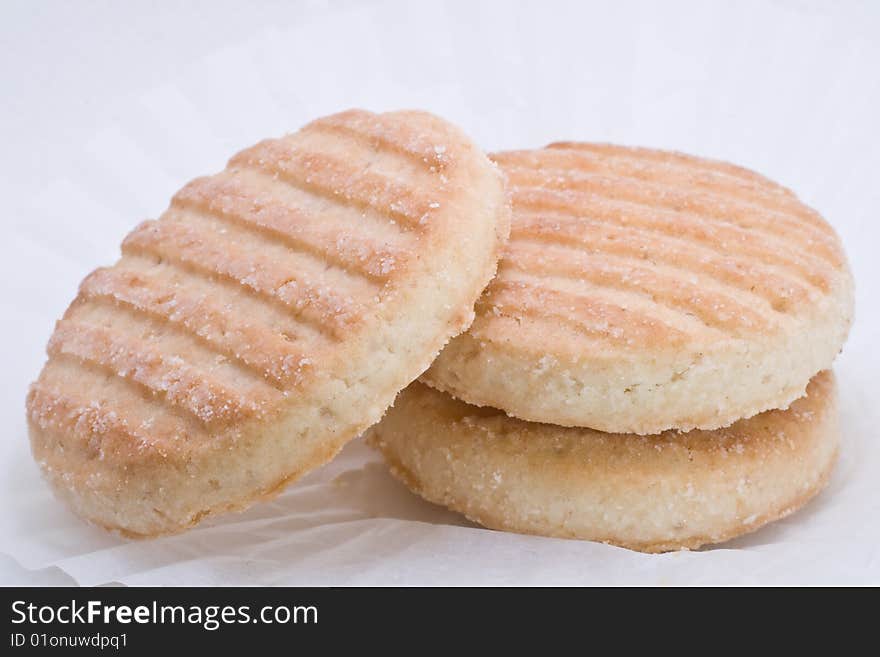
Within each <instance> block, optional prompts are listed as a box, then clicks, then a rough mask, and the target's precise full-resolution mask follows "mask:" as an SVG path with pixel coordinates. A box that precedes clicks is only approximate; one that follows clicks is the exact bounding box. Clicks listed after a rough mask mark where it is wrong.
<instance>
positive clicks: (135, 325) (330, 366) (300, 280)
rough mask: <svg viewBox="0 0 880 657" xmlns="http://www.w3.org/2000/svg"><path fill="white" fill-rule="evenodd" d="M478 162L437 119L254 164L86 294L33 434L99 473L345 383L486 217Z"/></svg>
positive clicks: (173, 220)
mask: <svg viewBox="0 0 880 657" xmlns="http://www.w3.org/2000/svg"><path fill="white" fill-rule="evenodd" d="M477 158H481V159H482V160H483V161H485V158H484V156H482V155H481V154H480V153H479V152H478V151H477V150H476V149H475V148H474V147H473V146H472V145H471V144H470V142H469V141H468V140H467V139H466V138H465V137H464V136H463V135H462V134H461V133H460V132H459V131H458V130H457V129H455V128H453V127H452V126H450V125H449V124H447V123H445V122H443V121H441V120H440V119H437V118H436V117H433V116H431V115H428V114H425V113H421V112H396V113H390V114H383V115H375V114H371V113H368V112H364V111H356V110H355V111H349V112H344V113H342V114H337V115H334V116H331V117H328V118H324V119H319V120H317V121H315V122H313V123H311V124H309V125H307V126H306V127H304V128H303V129H302V130H300V131H299V132H297V133H295V134H291V135H288V136H285V137H282V138H280V139H268V140H265V141H263V142H260V143H259V144H257V145H255V146H253V147H251V148H248V149H246V150H244V151H242V152H241V153H239V154H237V155H236V156H234V157H233V158H232V159H231V160H230V161H229V164H228V166H227V168H226V169H225V170H224V171H222V172H220V173H218V174H216V175H213V176H208V177H204V178H198V179H196V180H193V181H192V182H190V183H189V184H187V185H186V186H185V187H183V189H181V190H180V191H179V192H178V193H177V194H176V195H175V196H174V198H173V199H172V202H171V204H170V206H169V208H168V209H167V210H166V211H165V213H164V214H163V215H162V216H161V217H160V218H159V219H158V220H155V221H145V222H143V223H142V224H140V225H139V226H138V227H137V228H136V229H135V230H134V231H133V232H132V233H130V234H129V235H128V237H127V238H126V239H125V241H124V243H123V245H122V252H123V255H122V258H121V259H120V260H119V261H118V262H117V263H116V264H115V265H114V266H112V267H108V268H102V269H98V270H96V271H95V272H93V273H92V274H90V275H89V276H88V277H87V278H86V279H85V280H84V281H83V283H82V285H81V287H80V291H79V295H78V296H77V298H76V299H75V300H74V302H73V303H72V304H71V306H70V308H69V309H68V310H67V312H66V313H65V315H64V317H63V319H62V320H60V321H59V322H58V325H57V328H56V330H55V332H54V334H53V336H52V338H51V340H50V342H49V347H48V353H49V356H50V358H49V361H48V363H47V364H46V366H45V368H44V370H43V372H42V373H41V375H40V377H39V380H38V381H37V382H36V383H35V384H34V385H33V386H32V389H31V392H30V395H29V398H28V410H29V416H30V419H31V421H32V422H33V423H34V424H35V425H36V426H37V427H39V428H41V429H43V430H45V431H56V432H62V433H66V434H75V435H78V436H80V437H81V439H82V440H83V441H86V442H87V443H90V444H92V445H93V447H94V450H95V452H96V454H97V453H98V452H100V454H99V456H100V458H104V457H105V456H106V457H108V458H109V457H111V456H113V453H114V452H115V453H116V455H117V456H121V457H125V456H126V455H130V454H131V453H132V451H138V450H144V449H149V450H155V451H156V452H158V453H162V454H165V453H171V452H175V451H177V452H180V451H184V452H186V451H190V450H193V449H198V448H199V447H200V446H202V445H203V444H204V443H205V442H207V441H206V438H207V437H209V436H212V435H217V434H221V433H230V430H231V431H232V433H234V430H235V429H236V427H238V426H240V425H241V424H242V423H244V422H246V421H248V420H253V419H258V420H259V419H263V418H268V417H269V416H271V415H272V414H273V413H275V412H276V411H277V410H278V409H279V408H280V407H283V405H284V403H285V402H286V401H291V400H292V399H293V398H294V397H295V396H297V395H304V394H307V389H308V386H309V385H310V384H311V383H314V382H315V381H316V380H317V379H320V378H322V377H324V378H325V379H326V378H328V377H331V378H338V379H340V380H344V378H345V359H346V358H350V357H351V349H350V345H351V344H352V343H354V342H357V341H359V340H361V341H362V340H366V339H369V331H370V330H371V329H373V328H375V325H376V323H377V322H382V321H386V320H388V319H389V317H388V315H390V314H391V313H392V312H397V311H399V309H396V308H395V306H394V299H395V297H396V295H398V294H401V293H406V291H407V289H408V288H409V287H411V286H413V285H414V280H415V279H417V278H418V277H419V276H424V275H426V274H425V272H426V271H430V267H428V266H427V265H426V260H430V257H431V253H432V250H433V249H434V248H435V247H436V246H437V245H439V244H441V243H443V242H444V241H448V240H453V239H457V237H456V236H458V235H459V234H460V233H461V232H462V230H463V227H465V226H466V225H467V223H466V222H467V221H470V220H471V218H472V217H473V215H474V211H473V208H468V207H463V206H466V205H467V203H469V202H470V192H469V191H468V188H467V185H468V183H469V181H470V180H471V178H472V177H473V175H474V171H475V168H477V169H478V168H479V166H482V164H481V163H480V162H478V160H477ZM475 162H477V164H475ZM485 166H486V167H489V166H490V165H489V164H488V162H485ZM499 189H500V183H499ZM499 195H500V192H499ZM432 266H434V267H435V268H438V269H440V270H441V274H442V267H437V263H433V265H432ZM460 312H461V314H463V315H466V314H467V312H468V311H467V309H464V308H463V309H461V311H460ZM447 337H448V336H447ZM414 375H415V373H414V374H413V376H414ZM405 383H406V381H403V382H401V385H405ZM381 392H382V394H387V393H386V391H381Z"/></svg>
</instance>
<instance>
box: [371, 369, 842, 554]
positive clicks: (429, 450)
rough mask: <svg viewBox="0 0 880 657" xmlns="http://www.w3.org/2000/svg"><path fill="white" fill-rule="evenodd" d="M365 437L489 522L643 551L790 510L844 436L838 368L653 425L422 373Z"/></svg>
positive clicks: (429, 492) (398, 469)
mask: <svg viewBox="0 0 880 657" xmlns="http://www.w3.org/2000/svg"><path fill="white" fill-rule="evenodd" d="M368 436H369V441H370V442H371V444H373V445H374V446H377V447H378V448H379V449H380V450H381V451H382V453H383V454H384V456H385V460H386V461H387V463H388V464H389V466H390V468H391V471H392V472H393V473H394V474H395V475H396V476H397V477H398V478H399V479H400V480H401V481H403V483H405V484H406V485H407V486H408V487H409V488H410V489H411V490H413V491H414V492H416V493H418V494H419V495H421V496H422V497H424V498H425V499H427V500H429V501H431V502H435V503H437V504H442V505H445V506H447V507H449V508H450V509H453V510H455V511H459V512H461V513H463V514H465V515H466V516H467V517H468V518H470V519H471V520H474V521H475V522H478V523H480V524H482V525H485V526H486V527H490V528H493V529H503V530H507V531H514V532H521V533H527V534H541V535H544V536H557V537H562V538H579V539H586V540H591V541H602V542H605V543H612V544H614V545H620V546H623V547H627V548H631V549H633V550H641V551H644V552H664V551H668V550H679V549H695V548H698V547H700V546H701V545H705V544H708V543H718V542H721V541H725V540H728V539H730V538H733V537H735V536H739V535H740V534H745V533H747V532H750V531H753V530H755V529H757V528H758V527H760V526H762V525H764V524H766V523H768V522H771V521H773V520H777V519H779V518H782V517H784V516H786V515H788V514H790V513H792V512H793V511H795V510H797V509H798V508H799V507H801V506H802V505H803V504H804V503H806V502H807V501H808V500H809V499H810V498H812V497H813V496H814V495H815V494H816V493H817V492H818V491H819V490H821V489H822V487H823V486H824V485H825V483H826V481H827V480H828V477H829V474H830V472H831V469H832V466H833V464H834V461H835V456H836V454H837V447H838V441H839V436H838V426H837V408H836V399H835V387H834V377H833V375H832V374H831V372H830V371H825V372H821V373H820V374H818V375H817V376H816V377H815V378H814V379H813V380H812V381H811V383H810V385H809V387H808V388H807V395H806V397H803V398H801V399H798V400H797V401H796V402H794V403H793V404H792V405H791V407H790V408H789V409H788V410H785V411H781V410H775V411H766V412H764V413H761V414H760V415H756V416H754V417H752V418H749V419H747V420H740V421H739V422H736V423H735V424H733V425H731V426H729V427H727V428H724V429H716V430H714V431H703V430H694V431H691V432H688V433H678V432H675V431H667V432H665V433H663V434H660V435H657V436H639V435H635V434H608V433H601V432H599V431H594V430H592V429H580V428H566V427H558V426H554V425H551V424H537V423H533V422H526V421H524V420H517V419H515V418H511V417H508V416H506V415H505V414H504V413H503V412H501V411H497V410H495V409H492V408H488V407H484V408H480V407H477V406H471V405H469V404H465V403H464V402H460V401H458V400H456V399H453V398H452V397H450V396H449V395H447V394H445V393H442V392H439V391H437V390H434V389H433V388H430V387H428V386H426V385H423V384H421V383H414V384H412V385H411V386H409V387H408V388H407V389H406V390H404V391H403V392H401V393H400V395H399V396H398V398H397V401H396V402H395V405H394V407H393V408H392V409H391V410H389V411H388V413H387V414H386V416H385V418H384V419H383V420H382V421H381V422H380V423H379V424H377V425H375V426H374V427H372V428H371V429H370V430H369V432H368Z"/></svg>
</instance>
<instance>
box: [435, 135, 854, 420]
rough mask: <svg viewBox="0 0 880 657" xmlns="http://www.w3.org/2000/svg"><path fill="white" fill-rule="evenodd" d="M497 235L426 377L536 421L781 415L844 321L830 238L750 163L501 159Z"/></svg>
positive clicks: (541, 153) (624, 155)
mask: <svg viewBox="0 0 880 657" xmlns="http://www.w3.org/2000/svg"><path fill="white" fill-rule="evenodd" d="M494 159H495V160H496V161H497V162H498V164H499V165H500V166H501V167H502V169H503V170H504V171H505V173H506V174H507V176H508V179H509V186H510V188H511V194H512V202H513V212H514V218H513V226H512V229H511V238H510V242H509V245H508V247H507V250H506V253H505V256H504V258H503V259H502V262H501V263H500V264H499V272H498V276H497V277H496V278H495V280H494V281H493V282H492V284H491V285H490V287H489V289H488V290H487V292H486V294H485V295H484V296H483V298H482V299H481V300H480V302H479V305H478V310H477V318H476V320H475V321H474V324H473V325H472V327H471V329H470V330H469V331H468V332H467V333H465V334H463V335H461V336H459V337H458V338H456V339H455V340H453V341H452V342H451V343H450V345H449V346H448V347H447V348H446V349H445V350H444V351H443V352H442V353H441V355H440V357H439V358H438V359H437V361H436V362H435V363H434V365H433V366H432V367H431V369H430V370H429V371H428V372H427V373H426V374H425V376H424V377H423V378H422V380H423V381H424V382H426V383H428V384H430V385H432V386H434V387H436V388H438V389H440V390H443V391H446V392H448V393H450V394H452V395H453V396H455V397H457V398H459V399H461V400H463V401H466V402H469V403H471V404H477V405H485V406H493V407H496V408H500V409H503V410H505V411H507V412H508V413H509V414H511V415H513V416H516V417H519V418H522V419H526V420H531V421H536V422H550V423H554V424H560V425H565V426H584V427H592V428H595V429H599V430H602V431H609V432H623V433H639V434H654V433H659V432H660V431H663V430H666V429H670V428H676V429H681V430H690V429H694V428H700V429H715V428H718V427H723V426H727V425H729V424H731V423H732V422H734V421H736V420H738V419H740V418H744V417H750V416H752V415H755V414H756V413H759V412H761V411H764V410H768V409H773V408H785V407H786V406H787V405H788V404H789V403H791V402H792V401H794V400H795V399H797V398H798V397H800V396H801V395H803V394H804V390H805V388H806V385H807V383H808V381H809V380H810V378H811V377H812V376H813V375H815V374H816V373H817V372H819V371H820V370H823V369H826V368H828V367H829V366H830V365H831V363H832V361H833V360H834V357H835V356H836V354H837V353H838V352H839V351H840V349H841V346H842V345H843V343H844V340H845V338H846V336H847V333H848V330H849V327H850V324H851V321H852V316H853V283H852V279H851V276H850V272H849V268H848V266H847V263H846V258H845V256H844V253H843V250H842V248H841V244H840V240H839V239H838V237H837V235H836V234H835V232H834V230H833V229H832V228H831V227H830V226H829V225H828V224H827V223H826V222H825V220H824V219H822V217H820V216H819V215H818V214H817V213H816V212H815V211H814V210H812V209H810V208H809V207H807V206H806V205H804V204H803V203H801V202H800V201H799V200H798V199H797V197H795V195H794V194H793V193H791V192H790V191H788V190H787V189H785V188H783V187H781V186H780V185H778V184H776V183H773V182H771V181H770V180H767V179H766V178H764V177H763V176H760V175H758V174H756V173H753V172H751V171H748V170H746V169H742V168H740V167H736V166H733V165H730V164H725V163H721V162H713V161H710V160H704V159H700V158H696V157H691V156H688V155H683V154H679V153H668V152H663V151H654V150H647V149H633V148H624V147H618V146H609V145H601V144H598V145H597V144H557V145H553V146H551V147H548V148H545V149H541V150H534V151H516V152H509V153H500V154H498V155H495V156H494Z"/></svg>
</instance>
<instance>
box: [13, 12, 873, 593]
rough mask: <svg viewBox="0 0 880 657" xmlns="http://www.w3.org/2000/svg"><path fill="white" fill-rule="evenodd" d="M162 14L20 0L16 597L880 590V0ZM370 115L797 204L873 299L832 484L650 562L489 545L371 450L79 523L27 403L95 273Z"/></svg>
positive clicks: (861, 298)
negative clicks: (610, 152) (255, 165)
mask: <svg viewBox="0 0 880 657" xmlns="http://www.w3.org/2000/svg"><path fill="white" fill-rule="evenodd" d="M193 4H196V5H197V4H198V3H193ZM151 5H152V3H144V5H143V6H137V5H134V4H132V3H119V6H118V7H115V8H112V7H104V8H103V9H102V10H101V11H98V10H95V9H94V8H92V9H89V10H84V9H83V8H82V6H81V7H80V8H79V9H78V10H77V11H76V12H72V11H71V10H70V9H69V8H65V6H64V5H63V4H61V3H59V4H52V3H50V4H48V5H45V6H44V7H42V13H41V12H40V11H37V10H35V9H34V8H33V7H34V4H32V3H23V4H21V5H19V6H17V7H16V8H4V9H3V10H2V12H3V13H5V14H10V15H7V16H5V18H7V19H9V20H4V21H0V22H2V23H3V24H4V27H3V28H2V29H3V30H6V31H8V33H7V32H4V35H5V36H6V37H8V38H7V39H6V40H5V41H4V44H5V45H4V47H5V48H7V49H8V52H6V53H4V58H3V61H2V63H0V67H2V68H0V71H2V74H3V76H4V77H3V79H4V82H5V83H6V84H7V88H8V89H9V90H10V93H9V94H6V95H7V99H6V100H8V101H9V102H8V103H7V104H6V105H5V109H2V110H0V111H2V112H3V115H2V118H3V122H2V123H3V128H2V129H3V131H4V139H3V144H4V146H5V148H4V150H3V152H2V153H0V157H2V165H3V169H2V176H0V178H2V179H0V192H3V199H4V207H5V210H6V212H5V213H4V214H5V216H4V219H3V228H4V231H3V237H4V238H5V240H6V243H5V244H4V246H3V250H4V257H3V258H2V261H0V286H2V289H0V303H2V304H3V305H2V307H3V322H2V326H0V331H2V334H0V337H2V344H3V349H4V351H3V355H4V367H3V369H2V374H0V376H2V381H3V383H4V387H3V393H4V394H3V397H2V401H0V410H2V413H3V415H2V420H3V424H2V426H3V427H5V430H6V435H5V436H4V440H3V441H2V443H0V583H10V582H17V583H26V582H34V583H43V584H46V583H69V582H71V581H73V582H78V583H82V584H104V583H111V582H121V583H125V584H594V583H603V584H609V583H610V584H660V585H668V584H710V583H711V584H717V583H729V584H751V583H774V584H779V583H821V584H833V583H854V584H858V583H873V584H878V583H880V484H878V474H877V473H878V472H880V442H878V436H877V427H878V426H880V395H878V394H877V378H878V374H880V367H878V361H880V359H878V356H877V347H876V345H877V342H878V337H880V335H878V329H877V322H878V320H880V317H878V302H877V297H878V292H880V289H878V281H880V276H878V275H880V267H878V264H877V257H876V250H877V244H878V238H880V230H878V227H877V225H878V216H877V215H878V210H877V208H878V207H880V191H878V190H880V185H878V184H877V182H876V179H877V172H878V171H880V139H878V134H877V126H876V122H877V116H878V115H880V76H878V75H877V64H878V62H880V43H878V38H877V34H880V11H878V9H877V5H876V4H871V3H864V4H862V3H850V4H848V5H847V6H845V7H843V8H840V7H838V6H837V5H835V6H833V7H832V6H831V5H826V6H823V5H820V4H818V3H812V2H795V1H789V2H775V3H774V2H770V3H767V2H761V3H758V2H744V3H721V2H717V3H716V2H690V3H653V2H643V3H639V2H621V3H596V4H595V5H594V4H592V3H565V2H550V1H547V0H545V1H543V2H540V3H528V4H526V3H522V4H520V3H511V2H484V3H473V2H461V3H454V2H453V3H402V2H400V3H398V2H384V3H354V2H343V3H337V4H334V5H332V6H325V5H323V4H321V3H304V4H297V3H291V5H290V6H287V7H280V6H278V5H276V4H275V3H271V4H270V3H259V2H254V3H247V4H246V5H243V4H241V3H225V2H219V3H211V4H210V11H208V10H207V9H204V8H202V9H199V8H198V7H196V8H195V9H193V8H192V7H188V8H185V9H184V8H180V7H178V8H176V9H175V10H173V11H172V10H171V9H168V8H164V9H160V8H152V7H151ZM245 7H246V8H245ZM16 12H17V13H16ZM90 12H91V13H90ZM12 14H14V15H12ZM7 26H13V27H7ZM13 29H14V30H15V32H14V34H13V31H12V30H13ZM29 31H30V32H29ZM22 35H23V36H22ZM35 44H38V45H35ZM351 106H362V107H368V108H371V109H374V110H384V109H394V108H400V107H423V108H426V109H430V110H432V111H435V112H437V113H438V114H441V115H443V116H446V117H447V118H449V119H451V120H453V121H455V122H457V123H459V124H460V125H461V126H462V127H463V128H465V130H467V131H468V132H469V133H470V134H471V135H473V136H474V137H475V138H476V139H477V140H478V141H479V142H480V143H482V144H483V145H484V146H485V147H486V148H487V149H500V148H515V147H529V146H539V145H542V144H543V143H546V142H548V141H552V140H557V139H589V140H607V141H616V142H624V143H633V144H645V145H651V146H657V147H667V148H677V149H680V150H685V151H690V152H694V153H698V154H703V155H708V156H713V157H718V158H722V159H727V160H731V161H734V162H738V163H741V164H744V165H746V166H750V167H752V168H755V169H757V170H759V171H761V172H763V173H765V174H767V175H769V176H771V177H773V178H775V179H777V180H779V181H781V182H783V183H784V184H786V185H788V186H790V187H792V188H794V189H795V190H797V191H798V193H799V194H800V195H801V196H802V198H804V200H806V201H807V202H808V203H810V204H811V205H813V206H815V207H816V208H817V209H818V210H819V211H820V212H822V213H823V214H824V215H825V216H826V217H827V218H828V219H829V221H831V223H832V224H834V226H835V227H836V228H837V229H838V231H839V232H840V234H841V235H842V237H843V239H844V243H845V245H846V248H847V251H848V254H849V257H850V260H851V263H852V267H853V270H854V273H855V277H856V281H857V287H858V292H857V322H856V325H855V327H854V329H853V332H852V335H851V338H850V340H849V342H848V343H847V345H846V348H845V349H844V352H843V354H842V356H841V357H840V358H839V360H838V363H837V366H836V370H837V373H838V379H839V382H840V395H841V413H842V425H843V430H844V445H843V452H842V456H841V461H840V464H839V467H838V468H837V470H836V472H835V474H834V477H833V480H832V482H831V484H830V486H829V488H828V489H827V490H826V491H825V492H824V493H823V494H822V495H821V496H820V497H819V498H818V499H817V500H815V502H814V503H812V504H811V505H810V506H809V507H807V508H806V509H805V510H803V511H802V512H800V513H798V514H796V515H794V516H792V517H790V518H788V519H786V520H784V521H782V522H780V523H777V524H775V525H772V526H770V527H767V528H765V529H762V530H760V531H758V532H756V533H754V534H752V535H750V536H747V537H743V538H741V539H738V540H735V541H732V542H730V543H728V544H725V545H723V546H721V547H718V548H715V549H711V550H705V551H700V552H690V553H688V552H683V553H675V554H667V555H654V556H650V555H642V554H637V553H633V552H629V551H626V550H622V549H618V548H613V547H609V546H604V545H597V544H592V543H585V542H578V541H565V540H556V539H545V538H539V537H526V536H519V535H514V534H505V533H501V532H493V531H488V530H485V529H482V528H478V527H476V526H474V525H472V524H470V523H469V522H467V521H466V520H464V519H463V518H461V517H460V516H458V515H456V514H453V513H451V512H448V511H446V510H444V509H441V508H438V507H435V506H433V505H430V504H427V503H425V502H423V501H421V500H420V499H418V498H416V497H415V496H413V495H411V494H410V493H409V492H408V491H407V490H406V489H404V488H403V487H402V486H401V485H400V484H398V483H397V482H396V481H394V480H393V479H392V478H391V477H390V476H389V475H388V473H387V472H386V470H385V468H384V467H383V465H382V464H381V463H380V461H379V459H378V457H377V456H376V455H375V454H374V453H373V452H372V451H371V450H369V449H368V448H367V447H365V446H364V445H363V444H362V443H360V442H359V441H356V442H354V443H352V444H351V445H350V446H349V447H348V448H347V449H346V450H345V451H344V452H343V453H342V454H341V455H340V457H339V458H337V459H336V460H335V461H334V462H333V463H331V464H330V465H328V466H327V467H325V468H323V469H321V470H319V471H316V472H314V473H312V474H311V475H309V476H307V477H306V478H305V479H303V480H301V481H300V482H298V483H296V484H294V485H293V486H291V487H290V488H289V489H288V490H287V491H286V492H285V493H284V494H282V495H281V496H280V497H279V498H277V499H276V500H275V501H272V502H269V503H265V504H261V505H258V506H256V507H253V508H252V509H250V510H249V511H247V512H245V513H243V514H239V515H233V516H227V517H223V518H219V519H215V520H212V521H210V522H207V523H205V524H204V525H202V526H199V527H198V528H196V529H195V530H193V531H190V532H188V533H186V534H183V535H180V536H174V537H169V538H164V539H159V540H154V541H142V542H132V541H126V540H122V539H119V538H117V537H115V536H112V535H109V534H107V533H104V532H102V531H101V530H98V529H94V528H92V527H90V526H88V525H85V524H84V523H82V522H81V521H80V520H78V519H77V518H75V517H74V516H73V515H71V514H70V513H69V512H68V511H67V510H66V509H65V508H64V507H62V506H61V505H59V504H58V503H57V502H56V501H55V500H53V499H52V496H51V494H50V492H49V490H48V488H47V487H46V486H45V485H44V484H43V482H42V481H41V479H40V476H39V473H38V471H37V468H36V466H35V465H34V464H33V462H32V461H31V459H30V455H29V451H28V446H27V437H26V430H25V421H24V396H25V393H26V387H27V383H28V382H29V381H30V380H32V379H33V378H34V377H35V376H36V374H37V372H38V371H39V368H40V366H41V364H42V361H43V359H44V355H43V354H44V351H43V350H44V346H45V342H46V340H47V338H48V336H49V334H50V332H51V327H52V323H53V321H54V320H55V319H56V318H57V317H58V316H59V315H60V314H61V312H62V311H63V309H64V308H65V307H66V305H67V303H68V302H69V300H70V299H71V298H72V296H73V294H74V292H75V290H76V286H77V284H78V282H79V281H80V280H81V278H82V277H83V276H84V275H85V274H86V273H88V272H89V271H90V270H91V269H93V268H94V267H96V266H98V265H101V264H109V263H111V262H113V260H114V259H115V258H116V257H117V253H118V244H119V242H120V241H121V239H122V237H123V236H124V235H125V233H126V232H127V231H128V230H129V229H130V228H131V227H132V226H133V225H134V224H135V223H136V222H137V221H139V220H141V219H143V218H147V217H154V216H157V215H158V214H159V213H160V212H161V211H162V210H163V209H164V207H165V205H166V204H167V201H168V199H169V198H170V196H171V194H172V193H173V192H174V191H175V190H176V189H177V188H179V187H180V186H181V185H182V184H183V183H184V182H186V181H187V180H188V179H190V178H191V177H193V176H196V175H200V174H204V173H207V172H211V171H214V170H218V169H220V168H222V166H223V165H224V163H225V160H226V158H227V157H228V156H229V155H231V154H232V153H233V152H234V151H235V150H237V149H239V148H241V147H244V146H246V145H248V144H250V143H252V142H254V141H256V140H258V139H260V138H262V137H264V136H268V135H274V134H280V133H283V132H287V131H291V130H295V129H296V128H297V127H298V126H299V125H301V124H302V123H304V122H306V121H308V120H309V119H311V118H313V117H315V116H318V115H321V114H325V113H329V112H333V111H337V110H340V109H343V108H347V107H351Z"/></svg>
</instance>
